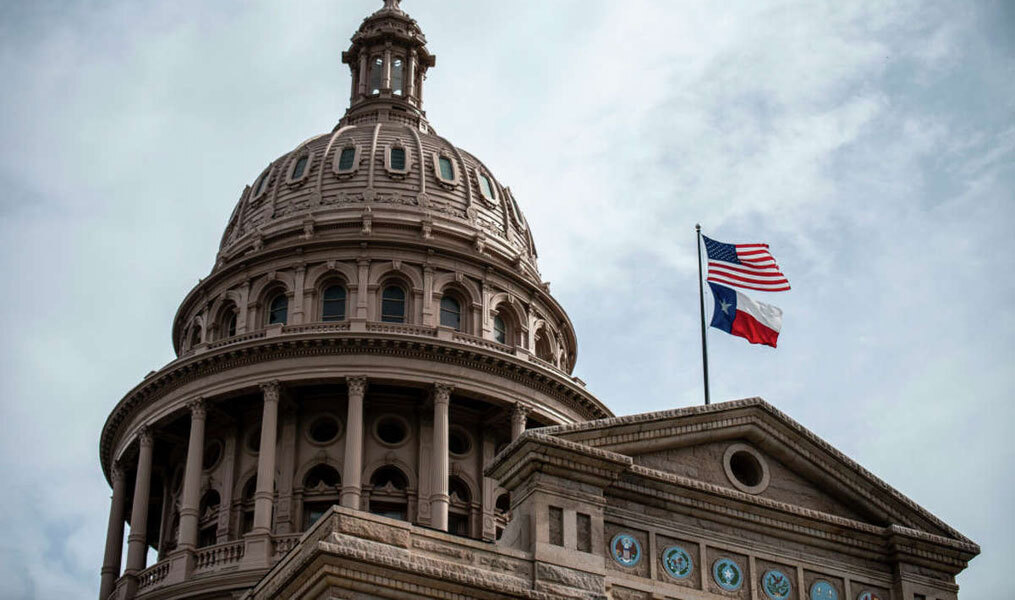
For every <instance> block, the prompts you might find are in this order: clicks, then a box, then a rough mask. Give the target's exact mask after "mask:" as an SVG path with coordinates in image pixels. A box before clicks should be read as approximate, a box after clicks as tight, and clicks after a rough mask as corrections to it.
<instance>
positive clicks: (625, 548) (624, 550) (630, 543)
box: [610, 533, 641, 567]
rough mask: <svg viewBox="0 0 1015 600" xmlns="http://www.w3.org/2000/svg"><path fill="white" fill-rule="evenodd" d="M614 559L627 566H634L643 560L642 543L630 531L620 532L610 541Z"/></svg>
mask: <svg viewBox="0 0 1015 600" xmlns="http://www.w3.org/2000/svg"><path fill="white" fill-rule="evenodd" d="M610 554H612V555H613V560H615V561H617V562H618V563H620V564H621V565H622V566H625V567H633V566H635V565H637V564H638V561H640V560H641V543H640V542H639V541H638V538H636V537H634V536H633V535H630V534H628V533H618V534H617V535H615V536H613V540H611V541H610Z"/></svg>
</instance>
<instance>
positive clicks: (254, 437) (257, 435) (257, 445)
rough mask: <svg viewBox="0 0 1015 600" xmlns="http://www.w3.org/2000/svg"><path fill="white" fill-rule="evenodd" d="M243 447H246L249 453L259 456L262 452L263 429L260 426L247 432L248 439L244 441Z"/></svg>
mask: <svg viewBox="0 0 1015 600" xmlns="http://www.w3.org/2000/svg"><path fill="white" fill-rule="evenodd" d="M243 445H244V446H246V448H247V450H248V451H250V452H253V453H254V454H257V453H258V452H259V451H260V450H261V427H260V425H258V426H257V427H255V428H253V429H251V430H250V431H249V432H247V437H246V439H245V440H244V444H243Z"/></svg>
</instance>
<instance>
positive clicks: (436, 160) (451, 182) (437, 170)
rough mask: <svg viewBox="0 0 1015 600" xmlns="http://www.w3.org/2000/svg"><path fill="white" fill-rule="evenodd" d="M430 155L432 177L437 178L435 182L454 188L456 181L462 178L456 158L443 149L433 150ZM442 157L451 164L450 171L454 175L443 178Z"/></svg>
mask: <svg viewBox="0 0 1015 600" xmlns="http://www.w3.org/2000/svg"><path fill="white" fill-rule="evenodd" d="M432 157H433V170H434V177H436V178H437V183H439V184H441V185H442V186H444V187H446V188H454V187H455V186H456V185H458V183H459V182H460V181H461V179H462V176H461V172H460V169H459V168H458V161H457V159H455V157H454V156H452V155H451V154H450V153H449V152H446V151H445V150H441V151H439V152H434V153H433V154H432ZM442 158H445V159H447V160H448V162H449V163H450V164H451V172H452V174H453V175H454V177H453V178H451V179H447V178H445V177H444V175H443V174H442V173H441V159H442Z"/></svg>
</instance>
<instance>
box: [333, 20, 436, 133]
mask: <svg viewBox="0 0 1015 600" xmlns="http://www.w3.org/2000/svg"><path fill="white" fill-rule="evenodd" d="M400 2H401V0H384V6H383V7H381V8H380V9H379V10H378V11H377V12H375V13H373V14H372V15H370V16H368V17H367V18H365V19H363V24H362V25H360V28H359V29H358V30H357V31H356V33H355V34H353V36H352V45H351V46H349V49H348V50H346V51H345V52H343V53H342V62H343V63H345V64H347V65H349V70H350V72H351V74H352V89H351V93H350V100H349V110H348V111H346V113H345V116H344V117H343V118H342V122H341V123H340V125H341V124H346V123H348V122H349V121H350V119H352V117H358V116H361V115H364V114H365V113H377V114H378V116H379V118H381V119H383V118H384V117H383V116H382V113H383V114H384V115H387V114H390V113H391V111H401V112H402V114H406V113H407V114H408V115H409V116H411V117H412V118H414V120H418V121H420V123H421V126H424V125H425V122H424V119H423V117H424V113H423V82H424V80H425V78H426V71H427V69H429V68H430V67H433V66H434V65H435V64H436V57H434V55H432V54H430V52H429V51H428V50H427V49H426V36H424V35H423V31H422V30H421V29H420V28H419V25H418V24H417V23H416V21H415V20H413V19H412V18H411V17H409V15H408V14H406V13H405V11H403V10H402V9H401V7H400V6H399V5H400Z"/></svg>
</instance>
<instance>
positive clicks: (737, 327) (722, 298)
mask: <svg viewBox="0 0 1015 600" xmlns="http://www.w3.org/2000/svg"><path fill="white" fill-rule="evenodd" d="M708 287H710V288H712V298H713V299H714V300H715V302H714V303H713V304H714V308H713V311H712V327H715V328H716V329H722V330H723V331H725V332H726V333H731V334H733V335H738V336H740V337H742V338H744V339H746V340H747V341H748V342H750V343H752V344H765V345H766V346H771V347H773V348H775V343H776V342H777V341H778V340H779V330H780V329H782V309H780V308H778V307H775V306H772V305H771V304H765V303H764V302H755V301H754V300H751V299H750V298H748V297H747V296H746V295H744V294H742V293H740V292H738V291H736V290H734V289H731V288H728V287H726V286H722V285H717V284H715V283H712V282H709V283H708Z"/></svg>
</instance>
